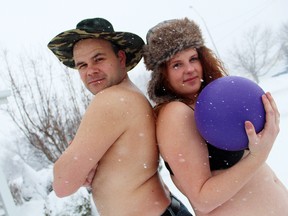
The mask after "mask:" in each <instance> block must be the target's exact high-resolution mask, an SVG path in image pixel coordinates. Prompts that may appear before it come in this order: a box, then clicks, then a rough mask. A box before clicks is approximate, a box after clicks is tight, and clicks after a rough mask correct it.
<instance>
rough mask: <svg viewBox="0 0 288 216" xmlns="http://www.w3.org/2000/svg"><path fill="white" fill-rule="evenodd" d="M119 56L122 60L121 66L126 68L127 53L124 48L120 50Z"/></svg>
mask: <svg viewBox="0 0 288 216" xmlns="http://www.w3.org/2000/svg"><path fill="white" fill-rule="evenodd" d="M118 58H119V60H120V64H121V66H123V67H124V68H126V53H125V52H124V51H123V50H119V51H118Z"/></svg>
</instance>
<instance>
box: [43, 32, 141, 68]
mask: <svg viewBox="0 0 288 216" xmlns="http://www.w3.org/2000/svg"><path fill="white" fill-rule="evenodd" d="M88 38H98V39H104V40H108V41H110V42H111V43H113V44H115V45H117V46H118V47H119V49H121V50H123V51H125V53H126V69H127V71H129V70H131V69H132V68H134V67H135V66H136V65H137V64H138V63H139V61H140V60H141V58H142V47H143V45H144V41H143V40H142V38H140V37H139V36H138V35H136V34H133V33H130V32H87V31H84V30H80V29H72V30H69V31H65V32H62V33H60V34H58V35H57V36H55V37H54V38H53V39H52V40H51V41H50V42H49V44H48V48H49V49H50V50H51V51H52V52H53V53H54V54H55V55H56V57H57V58H58V59H59V60H60V61H61V62H62V63H63V64H64V65H66V66H67V67H70V68H74V69H75V63H74V59H73V46H74V44H75V43H76V42H77V41H79V40H83V39H88Z"/></svg>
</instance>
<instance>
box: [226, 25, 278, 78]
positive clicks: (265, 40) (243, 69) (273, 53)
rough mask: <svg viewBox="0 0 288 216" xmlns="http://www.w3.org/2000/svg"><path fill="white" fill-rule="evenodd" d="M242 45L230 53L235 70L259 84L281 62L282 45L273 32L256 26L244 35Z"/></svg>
mask: <svg viewBox="0 0 288 216" xmlns="http://www.w3.org/2000/svg"><path fill="white" fill-rule="evenodd" d="M239 44H240V45H238V46H237V45H235V47H234V49H233V50H232V51H231V52H230V54H231V57H232V58H231V57H230V61H231V62H232V65H233V68H235V70H237V71H239V72H240V73H246V74H248V75H250V76H251V77H252V78H253V79H254V80H255V81H256V82H257V83H259V78H260V77H261V76H264V75H266V74H268V73H272V69H273V67H274V66H276V63H278V61H279V60H280V57H281V54H280V53H281V52H280V44H279V43H277V42H276V41H275V40H274V37H273V34H272V31H271V30H270V29H267V28H260V27H259V26H256V27H254V28H252V29H251V30H250V31H248V32H247V33H245V34H244V36H243V38H242V40H241V42H240V43H239Z"/></svg>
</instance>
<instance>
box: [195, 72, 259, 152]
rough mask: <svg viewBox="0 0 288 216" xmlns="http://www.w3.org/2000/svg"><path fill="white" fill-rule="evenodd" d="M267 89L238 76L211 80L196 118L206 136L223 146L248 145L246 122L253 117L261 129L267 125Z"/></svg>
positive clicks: (199, 101) (198, 104) (230, 148)
mask: <svg viewBox="0 0 288 216" xmlns="http://www.w3.org/2000/svg"><path fill="white" fill-rule="evenodd" d="M264 93H265V92H264V91H263V90H262V89H261V88H260V87H259V86H258V85H257V84H256V83H254V82H253V81H251V80H249V79H246V78H243V77H238V76H226V77H222V78H219V79H217V80H214V81H213V82H211V83H209V84H208V85H207V86H206V87H205V88H204V89H203V90H202V92H201V93H200V94H199V96H198V98H197V101H196V105H195V121H196V125H197V128H198V130H199V132H200V134H201V135H202V137H203V138H204V139H205V140H206V141H207V142H208V143H209V144H211V145H213V146H215V147H217V148H220V149H223V150H228V151H238V150H243V149H246V148H247V147H248V137H247V134H246V131H245V127H244V122H245V121H246V120H248V121H251V122H252V123H253V125H254V127H255V129H256V132H257V133H258V132H260V131H261V130H262V129H263V128H264V124H265V109H264V105H263V103H262V99H261V96H262V95H263V94H264Z"/></svg>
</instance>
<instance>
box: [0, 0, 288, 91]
mask: <svg viewBox="0 0 288 216" xmlns="http://www.w3.org/2000/svg"><path fill="white" fill-rule="evenodd" d="M287 8H288V0H242V1H232V0H180V1H178V0H146V1H139V0H136V1H135V0H121V1H119V0H106V1H99V0H98V1H97V0H81V1H76V0H46V1H43V0H9V1H4V0H3V3H2V4H1V13H0V27H1V36H0V52H1V50H3V49H6V50H8V51H9V52H10V53H14V52H15V54H16V55H18V54H19V55H21V54H22V53H23V52H25V54H24V55H26V54H27V51H29V52H31V50H32V52H33V50H36V52H39V50H40V53H41V51H42V50H44V51H47V52H48V48H47V43H48V42H49V41H50V40H51V39H52V38H53V37H54V36H56V35H57V34H59V33H60V32H62V31H65V30H68V29H73V28H75V26H76V24H77V23H78V22H80V21H81V20H83V19H86V18H93V17H103V18H106V19H108V20H109V21H110V22H111V23H112V24H113V26H114V29H115V30H116V31H130V32H133V33H136V34H138V35H140V36H141V37H142V38H143V39H144V41H145V40H146V39H145V37H146V33H147V31H148V30H149V28H151V27H153V26H154V25H156V24H157V23H159V22H161V21H163V20H166V19H173V18H183V17H188V18H190V19H194V20H195V21H196V22H197V23H198V24H199V25H200V27H201V29H202V31H203V34H204V38H205V41H206V43H207V45H208V47H210V48H212V49H214V51H216V50H215V47H214V46H213V43H212V41H211V38H212V40H213V42H214V44H215V45H216V49H217V51H218V52H219V55H220V57H221V58H222V60H224V62H225V57H226V56H229V53H228V50H229V49H231V48H232V47H233V44H235V43H236V42H237V41H239V40H240V39H241V36H243V34H244V33H245V32H247V31H248V30H249V29H251V27H254V26H256V25H263V26H267V27H269V28H272V29H275V31H277V30H278V28H279V26H281V24H282V23H284V22H288V13H287ZM207 29H208V31H207ZM209 33H210V35H211V37H210V35H209ZM51 56H53V55H52V53H51ZM53 57H54V56H53ZM55 59H56V58H55ZM0 60H1V58H0ZM55 61H56V60H55ZM226 64H227V63H226ZM139 65H140V66H139ZM139 65H138V68H139V67H140V68H141V67H142V68H141V70H142V69H143V70H145V69H144V66H143V63H140V64H139ZM136 68H137V67H136ZM134 71H135V70H134ZM0 73H1V72H0ZM130 74H131V75H133V73H130ZM0 75H1V74H0ZM6 88H9V87H8V86H6V85H5V82H4V81H3V79H2V78H1V76H0V90H3V89H6Z"/></svg>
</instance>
